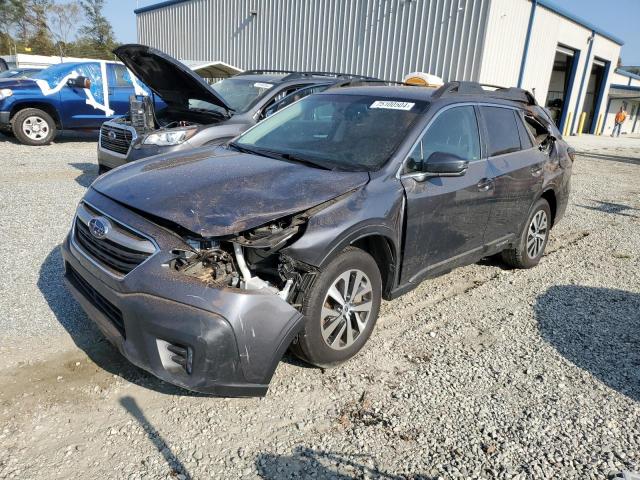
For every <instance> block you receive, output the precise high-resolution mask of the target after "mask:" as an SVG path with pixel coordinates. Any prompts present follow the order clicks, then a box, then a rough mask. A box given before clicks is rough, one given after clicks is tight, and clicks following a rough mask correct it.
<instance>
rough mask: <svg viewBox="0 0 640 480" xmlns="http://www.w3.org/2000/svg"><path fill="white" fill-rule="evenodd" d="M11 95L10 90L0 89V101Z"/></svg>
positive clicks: (11, 91)
mask: <svg viewBox="0 0 640 480" xmlns="http://www.w3.org/2000/svg"><path fill="white" fill-rule="evenodd" d="M11 95H13V90H11V89H10V88H2V89H0V100H4V99H5V98H7V97H10V96H11Z"/></svg>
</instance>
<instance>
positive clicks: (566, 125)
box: [562, 112, 573, 137]
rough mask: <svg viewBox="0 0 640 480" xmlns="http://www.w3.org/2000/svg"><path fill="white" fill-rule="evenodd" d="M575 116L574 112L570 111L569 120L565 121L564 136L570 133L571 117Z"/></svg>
mask: <svg viewBox="0 0 640 480" xmlns="http://www.w3.org/2000/svg"><path fill="white" fill-rule="evenodd" d="M572 117H573V112H569V113H568V114H567V120H566V121H565V122H564V129H563V130H562V136H563V137H566V136H568V135H569V129H570V128H571V118H572Z"/></svg>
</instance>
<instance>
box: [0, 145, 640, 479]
mask: <svg viewBox="0 0 640 480" xmlns="http://www.w3.org/2000/svg"><path fill="white" fill-rule="evenodd" d="M572 143H573V144H575V146H576V147H577V149H578V150H579V151H580V152H583V154H584V155H582V156H580V157H579V158H578V161H577V162H576V164H575V167H574V168H575V170H574V178H573V195H572V199H571V204H570V206H569V208H568V211H567V214H566V217H565V219H564V220H563V221H562V222H561V223H560V224H559V225H558V226H557V227H556V228H555V229H554V230H553V232H552V240H551V243H550V245H549V249H548V254H547V256H546V257H545V258H544V259H543V261H542V262H541V264H540V265H539V266H538V267H537V268H535V269H532V270H527V271H513V270H508V269H505V268H504V266H502V265H501V264H499V263H497V262H495V261H491V260H487V261H483V262H481V263H480V264H476V265H471V266H469V267H465V268H461V269H458V270H455V271H453V272H451V273H450V274H448V275H445V276H443V277H440V278H438V279H435V280H432V281H429V282H426V283H424V284H423V285H421V286H420V287H419V288H418V289H416V290H415V291H413V292H411V293H410V294H408V295H406V296H404V297H402V298H400V299H398V300H395V301H393V302H386V303H384V304H383V308H382V312H381V318H380V320H379V323H378V328H377V330H376V331H375V332H374V335H373V336H372V338H371V340H370V342H369V344H368V346H367V347H366V348H365V350H364V351H363V352H362V353H361V354H360V355H359V356H358V357H356V358H355V359H353V360H352V361H351V362H348V363H347V364H345V365H343V366H341V367H338V368H335V369H332V370H327V371H322V370H319V369H312V368H306V367H305V366H303V365H300V364H299V363H298V362H296V361H295V360H294V359H292V358H285V360H284V361H283V362H282V363H281V364H280V366H279V368H278V370H277V372H276V375H275V377H274V379H273V381H272V386H271V389H270V391H269V393H268V395H267V396H266V397H265V398H263V399H244V400H242V399H217V398H210V397H206V396H200V395H190V394H189V393H188V392H185V391H182V390H179V389H177V388H174V387H172V386H169V385H167V384H165V383H163V382H160V381H158V380H156V379H155V378H154V377H151V376H149V375H147V374H146V373H144V372H142V371H140V370H138V369H136V368H135V367H132V366H131V365H129V364H128V363H127V362H126V361H124V360H123V359H122V358H121V357H120V355H119V354H118V353H117V352H116V351H114V350H113V349H112V348H111V347H110V346H109V345H108V344H107V343H106V342H105V341H104V340H102V339H101V337H100V336H99V334H97V333H96V331H95V329H94V328H92V327H91V324H90V323H88V321H87V319H86V317H85V316H84V314H83V313H82V312H81V310H80V309H79V308H78V307H77V306H76V305H75V303H74V302H73V301H72V300H71V298H70V297H69V296H68V294H67V293H66V292H65V290H64V288H63V286H62V284H61V278H60V277H61V265H60V256H59V254H58V250H57V245H58V244H59V243H60V241H61V240H62V238H63V236H64V235H65V233H66V231H67V229H68V228H69V225H70V222H71V217H72V214H73V210H74V208H75V204H76V203H77V201H78V200H79V199H80V197H81V196H82V194H83V192H84V190H85V188H86V187H87V186H88V185H89V184H90V182H91V181H92V180H93V179H94V178H95V173H96V170H97V168H96V164H95V143H94V142H93V141H92V138H91V137H89V138H81V139H78V138H77V137H69V138H65V139H63V140H62V141H60V142H58V143H57V144H56V145H53V146H50V147H43V148H33V147H24V146H20V145H16V144H14V143H11V142H8V141H6V139H5V138H2V137H0V158H1V159H2V166H3V168H2V171H0V209H2V210H1V215H0V240H1V241H2V243H3V245H5V255H4V256H3V257H2V259H1V260H0V267H2V271H3V272H5V275H4V277H3V278H2V280H1V281H0V302H1V303H0V308H1V309H2V312H3V314H2V315H1V316H0V328H1V329H2V331H3V334H2V336H1V337H0V478H20V479H24V478H34V479H35V478H69V477H75V478H132V479H136V478H150V479H155V478H168V479H174V478H182V479H185V478H237V477H246V478H256V477H257V478H268V479H279V478H306V477H315V478H385V479H400V478H421V479H435V478H536V479H538V478H563V479H565V478H575V479H589V478H594V479H595V478H598V479H600V478H611V477H614V476H615V475H616V474H617V473H618V472H620V471H623V470H626V471H638V470H640V349H639V348H638V345H640V313H639V312H640V268H639V266H640V265H639V264H640V139H631V138H621V139H616V140H610V139H607V138H595V139H594V138H593V137H588V136H585V137H581V138H578V139H575V140H573V139H572ZM25 240H26V241H25Z"/></svg>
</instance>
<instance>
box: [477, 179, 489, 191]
mask: <svg viewBox="0 0 640 480" xmlns="http://www.w3.org/2000/svg"><path fill="white" fill-rule="evenodd" d="M492 188H493V178H483V179H482V180H480V181H479V182H478V190H480V191H481V192H487V191H489V190H491V189H492Z"/></svg>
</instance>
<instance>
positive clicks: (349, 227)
mask: <svg viewBox="0 0 640 480" xmlns="http://www.w3.org/2000/svg"><path fill="white" fill-rule="evenodd" d="M403 199H404V197H403V191H402V190H401V189H400V188H399V187H398V184H397V183H394V182H388V183H387V182H385V183H384V184H377V185H376V186H375V187H374V188H371V184H370V183H369V184H367V185H366V186H364V187H362V188H361V189H359V190H356V191H354V192H353V193H352V194H351V195H348V196H346V197H345V198H343V199H341V200H340V201H339V202H336V203H335V204H333V205H331V206H329V207H328V208H325V209H323V210H321V211H319V212H318V213H316V214H315V215H313V216H312V217H311V218H310V219H309V221H308V223H307V225H306V228H305V231H304V233H303V234H302V235H301V237H300V238H299V239H298V240H297V241H296V242H294V243H293V244H291V245H290V246H288V247H287V248H286V249H285V250H284V251H283V253H286V254H287V255H288V256H290V257H292V258H294V259H296V260H300V261H302V262H304V263H307V264H309V265H312V266H314V267H317V268H322V267H324V266H325V265H326V264H327V263H328V262H329V261H330V260H331V259H332V258H333V257H334V256H335V255H336V254H337V253H338V252H340V251H342V250H343V249H344V248H345V247H347V246H349V245H351V244H353V243H354V242H357V241H358V240H360V239H362V238H365V237H368V236H372V235H379V236H381V237H383V238H385V239H387V241H389V242H390V245H391V249H392V252H393V253H394V255H395V258H396V259H398V258H400V255H399V253H400V252H399V249H400V244H401V241H400V236H401V232H402V219H403V213H404V212H403Z"/></svg>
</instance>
